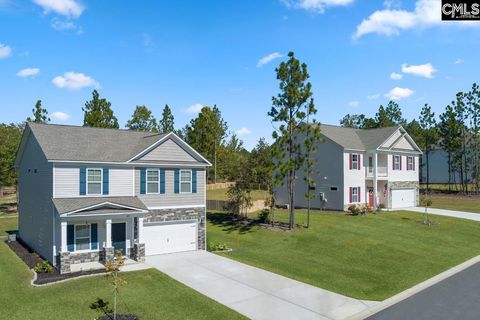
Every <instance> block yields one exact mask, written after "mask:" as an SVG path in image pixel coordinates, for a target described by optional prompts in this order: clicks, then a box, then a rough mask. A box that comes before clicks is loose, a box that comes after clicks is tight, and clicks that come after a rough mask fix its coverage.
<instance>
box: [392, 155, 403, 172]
mask: <svg viewBox="0 0 480 320" xmlns="http://www.w3.org/2000/svg"><path fill="white" fill-rule="evenodd" d="M401 157H402V156H399V155H397V154H395V155H393V170H395V171H400V170H401V166H400V162H401V161H402V158H401ZM395 159H398V162H395ZM397 165H398V168H397Z"/></svg>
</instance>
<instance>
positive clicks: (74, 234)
mask: <svg viewBox="0 0 480 320" xmlns="http://www.w3.org/2000/svg"><path fill="white" fill-rule="evenodd" d="M77 226H88V231H89V232H88V249H84V250H77ZM85 238H86V237H85ZM73 251H74V252H76V253H81V252H91V251H98V250H92V225H91V224H90V223H77V224H74V225H73Z"/></svg>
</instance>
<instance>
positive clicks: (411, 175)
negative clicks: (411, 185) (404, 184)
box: [388, 153, 420, 182]
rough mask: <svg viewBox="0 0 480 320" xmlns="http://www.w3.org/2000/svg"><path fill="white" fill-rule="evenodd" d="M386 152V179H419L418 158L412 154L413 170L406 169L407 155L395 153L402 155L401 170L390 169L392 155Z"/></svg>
mask: <svg viewBox="0 0 480 320" xmlns="http://www.w3.org/2000/svg"><path fill="white" fill-rule="evenodd" d="M393 154H395V153H391V154H388V181H417V182H418V180H419V177H420V174H419V158H418V156H414V158H415V160H414V163H415V167H414V169H415V170H413V171H412V170H407V155H405V154H400V153H397V154H398V155H400V156H401V157H402V170H392V167H393V164H392V161H393V160H392V158H393V157H392V155H393Z"/></svg>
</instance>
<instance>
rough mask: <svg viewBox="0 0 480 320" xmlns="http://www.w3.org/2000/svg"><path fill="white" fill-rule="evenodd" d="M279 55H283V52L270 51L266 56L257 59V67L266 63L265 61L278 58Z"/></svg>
mask: <svg viewBox="0 0 480 320" xmlns="http://www.w3.org/2000/svg"><path fill="white" fill-rule="evenodd" d="M281 57H283V54H281V53H278V52H274V53H270V54H269V55H268V56H265V57H263V58H261V59H260V60H258V63H257V68H261V67H263V66H264V65H266V64H267V63H269V62H271V61H272V60H275V59H278V58H281Z"/></svg>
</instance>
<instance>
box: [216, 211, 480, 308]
mask: <svg viewBox="0 0 480 320" xmlns="http://www.w3.org/2000/svg"><path fill="white" fill-rule="evenodd" d="M276 211H277V217H280V218H282V219H283V220H286V218H287V217H286V213H285V211H280V210H276ZM297 212H298V214H297V222H298V223H301V222H304V221H305V213H304V211H297ZM420 219H421V214H416V213H409V212H388V213H379V214H370V215H368V216H356V217H353V216H346V215H343V214H341V213H319V212H315V213H314V214H313V215H312V217H311V227H310V228H309V229H305V228H298V229H297V230H296V231H294V232H284V231H270V230H266V229H263V228H260V227H258V226H253V227H250V226H246V225H244V224H241V223H232V222H230V220H229V219H227V216H226V214H223V213H214V214H209V224H208V226H207V231H208V241H209V242H210V243H211V242H220V243H226V244H227V245H228V246H229V247H231V248H233V252H231V253H228V254H225V256H227V257H229V258H232V259H235V260H239V261H242V262H245V263H247V264H250V265H254V266H257V267H260V268H263V269H266V270H270V271H273V272H277V273H279V274H282V275H285V276H287V277H290V278H293V279H297V280H299V281H303V282H306V283H310V284H312V285H314V286H318V287H321V288H324V289H327V290H331V291H334V292H338V293H340V294H344V295H347V296H351V297H354V298H359V299H369V300H383V299H385V298H388V297H390V296H392V295H394V294H396V293H398V292H401V291H403V290H405V289H407V288H410V287H412V286H413V285H415V284H418V283H419V282H422V281H424V280H426V279H428V278H431V277H432V276H434V275H436V274H438V273H440V272H442V271H445V270H446V269H448V268H450V267H453V266H455V265H457V264H459V263H461V262H464V261H465V260H467V259H470V258H472V257H474V256H476V255H478V254H480V241H478V239H479V238H478V235H479V234H480V223H478V222H472V221H468V220H463V219H454V218H447V217H440V216H435V218H434V220H435V221H436V222H438V224H437V225H434V226H431V227H428V226H426V225H423V224H421V223H419V222H418V221H419V220H420Z"/></svg>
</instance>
